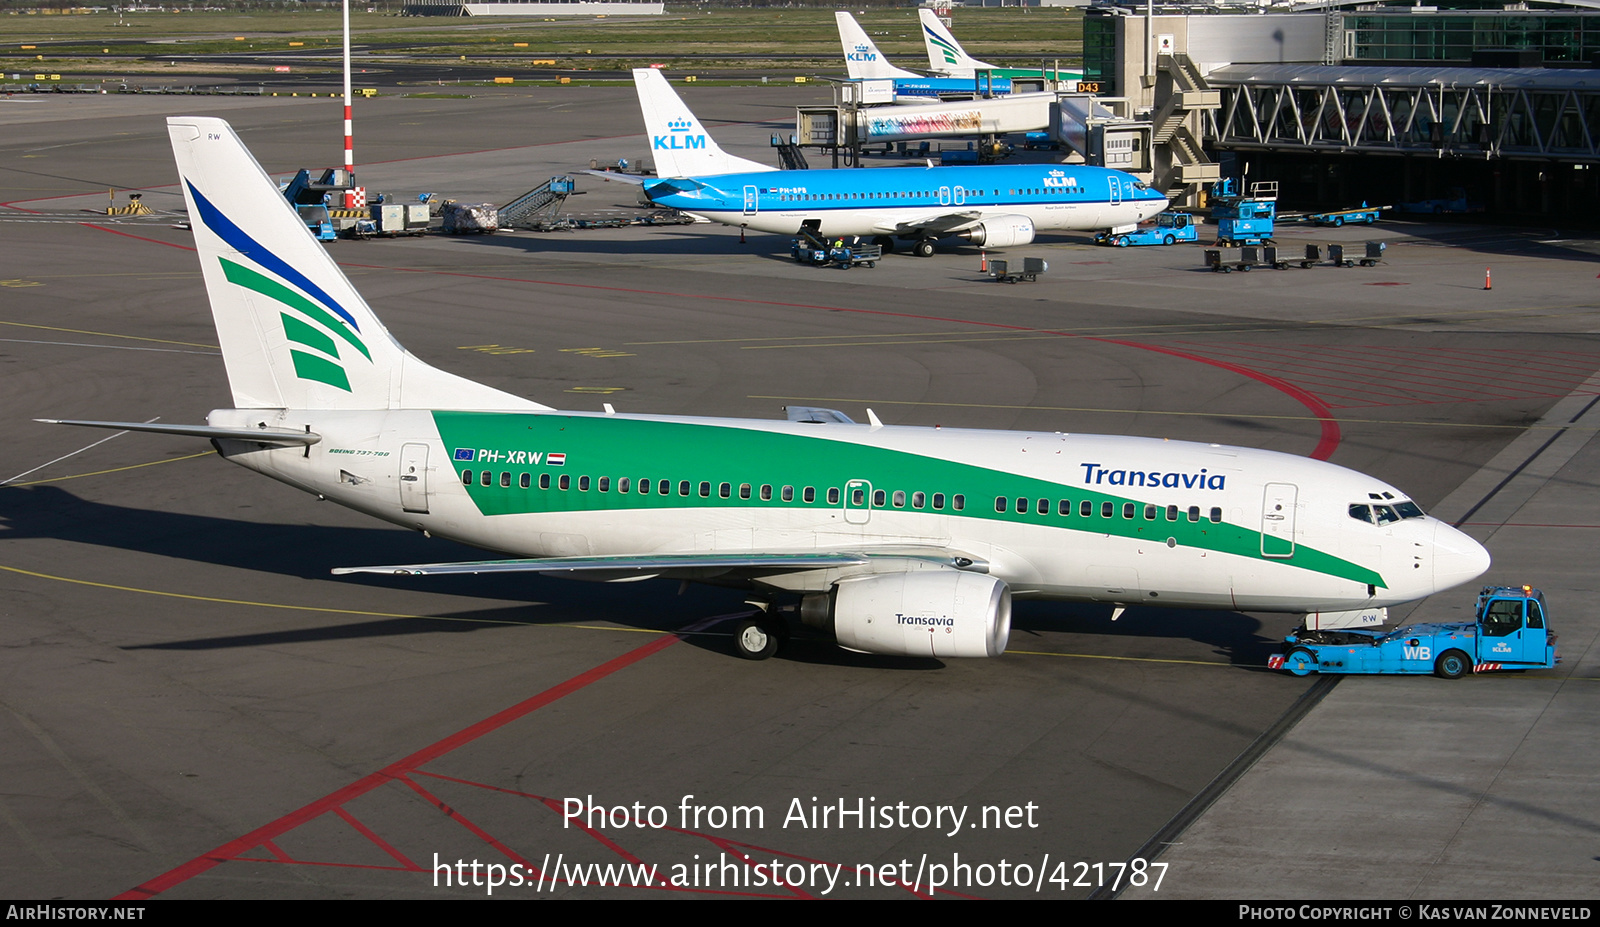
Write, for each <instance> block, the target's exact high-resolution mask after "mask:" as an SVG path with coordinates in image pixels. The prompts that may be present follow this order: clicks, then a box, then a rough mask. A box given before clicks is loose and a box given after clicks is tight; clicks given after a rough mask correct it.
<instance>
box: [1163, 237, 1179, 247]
mask: <svg viewBox="0 0 1600 927" xmlns="http://www.w3.org/2000/svg"><path fill="white" fill-rule="evenodd" d="M1177 240H1178V239H1177V238H1176V237H1174V236H1172V235H1168V236H1167V237H1165V238H1163V239H1161V243H1162V244H1163V245H1170V244H1173V243H1175V242H1176V241H1177Z"/></svg>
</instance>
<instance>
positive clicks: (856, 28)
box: [833, 10, 922, 80]
mask: <svg viewBox="0 0 1600 927" xmlns="http://www.w3.org/2000/svg"><path fill="white" fill-rule="evenodd" d="M833 18H834V19H835V20H837V21H838V23H839V44H840V45H843V46H844V68H845V72H846V73H847V74H849V75H850V79H851V80H882V79H885V78H894V77H902V78H905V77H921V76H922V75H921V74H914V73H912V72H910V71H904V70H901V69H900V68H897V67H895V66H894V65H892V64H890V63H889V59H888V58H885V57H884V56H883V52H881V51H878V46H877V43H875V42H873V41H872V39H871V37H869V36H868V35H867V32H866V30H865V29H862V28H861V24H860V23H858V22H856V18H855V17H854V16H851V15H850V14H849V13H846V12H844V11H842V10H841V11H840V12H837V13H834V14H833Z"/></svg>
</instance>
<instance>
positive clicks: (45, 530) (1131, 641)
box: [0, 486, 1276, 670]
mask: <svg viewBox="0 0 1600 927" xmlns="http://www.w3.org/2000/svg"><path fill="white" fill-rule="evenodd" d="M29 539H48V540H54V541H66V542H69V543H73V544H81V545H88V546H97V547H109V548H115V549H119V550H125V551H130V552H134V553H137V554H147V555H153V556H157V557H164V558H169V559H171V560H176V561H186V562H191V563H196V564H212V565H215V566H221V567H227V568H233V569H240V570H249V571H251V572H255V573H275V574H279V575H283V576H289V577H295V578H299V579H305V580H312V581H317V582H326V583H334V584H337V585H339V586H341V587H350V586H367V587H373V588H381V589H400V590H413V591H416V592H418V593H423V594H429V595H447V596H454V597H459V598H463V599H468V600H498V601H500V602H504V603H513V604H506V605H499V606H495V607H488V608H482V609H477V608H474V609H467V610H457V611H441V612H437V613H434V614H419V615H418V616H416V617H378V616H375V617H373V618H370V619H365V618H363V619H358V620H355V621H340V622H338V623H330V624H324V625H319V626H315V627H305V626H298V627H293V628H285V629H284V630H280V631H266V632H253V633H250V634H220V635H215V636H210V637H203V638H192V639H188V640H176V641H162V642H159V643H149V644H141V645H136V646H131V647H129V648H128V649H157V650H212V649H227V648H236V647H238V648H244V647H259V646H272V645H277V644H284V643H294V642H314V641H328V640H341V639H360V638H380V637H392V636H403V635H414V634H438V633H447V634H449V633H464V632H469V631H471V632H480V631H492V630H503V629H507V628H511V627H515V626H518V625H548V624H565V623H574V622H583V623H586V624H593V623H594V622H596V621H607V622H611V623H614V624H617V625H619V626H621V627H626V628H637V629H646V630H658V631H670V630H674V629H677V628H680V627H682V626H684V625H686V624H689V623H691V622H694V621H697V620H700V619H703V618H705V617H706V616H710V615H733V614H737V613H745V612H748V610H749V606H748V605H746V604H745V602H744V598H745V595H744V593H742V592H740V591H739V590H733V589H723V588H718V587H712V586H706V585H701V584H691V585H688V586H686V587H684V588H682V589H681V590H680V584H679V583H678V582H677V581H675V580H666V579H661V580H651V581H645V582H637V583H620V584H608V583H592V582H582V581H575V580H568V579H560V578H556V577H545V576H535V575H531V574H522V575H510V574H501V575H483V576H434V577H416V576H383V575H377V574H357V575H352V576H347V577H338V578H335V577H332V576H330V575H329V573H328V571H329V570H330V569H331V568H332V567H335V566H345V565H355V564H358V563H415V562H440V561H451V560H476V559H481V558H482V557H483V555H484V554H483V552H482V551H479V550H476V549H474V548H470V547H465V546H462V545H459V544H455V543H453V542H450V541H444V540H439V539H427V538H424V537H423V536H422V535H421V534H418V533H416V532H413V531H407V530H405V529H403V528H397V527H384V526H382V525H378V524H376V523H375V524H374V525H373V526H372V527H347V526H330V525H315V524H304V523H302V524H262V523H258V522H250V521H244V520H236V519H229V518H218V517H215V516H209V515H194V514H185V513H175V512H163V511H159V510H154V509H139V508H132V507H127V506H119V505H111V504H107V503H104V502H98V501H94V500H90V499H84V498H80V497H78V496H76V495H74V494H72V493H70V492H68V491H66V490H64V489H61V488H59V487H56V486H37V487H26V488H22V487H11V488H5V489H0V540H3V541H8V542H11V543H18V542H23V541H26V540H29ZM352 552H355V553H352ZM83 562H85V563H88V562H90V558H84V560H83ZM62 569H63V571H66V570H67V568H65V567H63V568H62ZM176 572H177V573H179V574H181V573H182V572H183V570H182V568H181V567H180V568H178V570H177V571H176ZM72 578H74V579H94V577H90V576H77V575H74V576H73V577H72ZM195 582H197V583H205V582H206V580H205V579H204V578H198V577H197V578H196V580H195ZM152 585H154V583H153V582H152ZM162 591H165V592H176V593H181V594H188V595H214V596H219V597H222V598H230V599H231V598H248V596H245V595H241V594H238V593H231V594H230V593H229V592H228V591H227V590H222V589H218V588H214V587H208V588H199V589H197V588H194V587H193V586H192V585H191V586H189V587H187V588H167V587H165V586H163V588H162ZM346 600H348V599H346ZM281 604H288V603H287V602H284V603H281ZM319 604H320V606H321V607H340V606H339V605H338V604H337V603H334V602H331V601H325V602H322V603H319ZM349 607H350V608H351V609H352V610H361V611H367V610H370V611H373V612H382V611H385V610H390V609H392V610H394V611H404V608H403V607H402V608H395V607H393V606H388V607H385V606H378V605H373V604H370V603H367V602H363V603H360V604H357V605H351V606H349ZM419 608H425V606H419ZM1261 627H1262V625H1261V622H1260V621H1258V620H1257V619H1255V618H1252V617H1250V616H1247V615H1243V614H1239V613H1235V612H1220V611H1218V612H1207V611H1190V610H1179V609H1156V608H1131V609H1129V610H1128V611H1127V612H1126V613H1125V614H1124V615H1123V616H1122V617H1121V619H1119V620H1118V621H1116V622H1114V623H1113V622H1112V621H1111V620H1110V606H1108V605H1096V604H1080V603H1066V602H1028V601H1022V602H1018V603H1017V607H1016V611H1015V613H1014V615H1013V620H1012V632H1011V649H1013V650H1034V649H1040V648H1041V647H1045V648H1048V649H1049V650H1051V651H1053V652H1063V653H1066V652H1081V651H1085V650H1093V651H1096V652H1098V651H1104V650H1105V649H1106V648H1105V645H1104V642H1101V643H1100V644H1098V645H1097V644H1095V643H1094V639H1095V638H1104V637H1115V638H1119V639H1121V640H1120V643H1119V644H1118V646H1117V647H1116V648H1115V649H1117V650H1118V651H1120V655H1126V656H1135V657H1137V656H1148V657H1149V658H1151V659H1171V658H1173V655H1174V648H1175V646H1176V645H1175V643H1174V642H1177V641H1183V640H1190V641H1198V642H1200V643H1203V644H1206V645H1207V646H1208V649H1209V652H1210V653H1213V654H1216V655H1220V656H1223V657H1226V658H1227V659H1228V661H1229V662H1231V663H1234V664H1237V665H1247V666H1262V665H1264V664H1265V662H1266V656H1267V654H1269V653H1271V652H1272V648H1273V647H1274V646H1275V643H1276V640H1275V639H1274V638H1270V637H1264V636H1262V635H1261V634H1260V630H1261ZM729 631H731V628H730V627H728V626H726V625H724V626H721V627H717V626H713V627H711V628H709V629H708V633H703V634H690V635H688V636H687V637H686V638H685V640H686V642H687V643H689V644H692V645H694V646H697V647H702V648H704V649H707V650H712V651H716V652H720V653H727V654H730V655H731V654H732V653H733V645H732V642H731V640H730V639H729V634H728V632H729ZM1064 634H1065V635H1073V636H1078V637H1080V638H1082V640H1081V642H1079V643H1075V642H1074V641H1072V640H1070V639H1063V638H1062V635H1064ZM1045 638H1049V640H1048V641H1046V640H1045ZM1141 639H1142V640H1141ZM1146 642H1147V643H1146ZM1191 651H1192V649H1191ZM779 659H788V660H793V661H798V662H803V663H812V664H824V665H842V666H856V667H861V668H880V669H898V670H927V669H937V668H939V667H942V666H943V665H944V664H943V662H942V661H939V660H933V659H921V658H914V657H893V656H881V655H875V654H858V653H851V652H849V651H845V650H842V649H840V648H838V647H836V646H834V645H833V643H832V641H831V640H827V639H825V638H823V637H821V636H817V635H812V634H811V633H810V632H808V631H805V630H804V629H802V630H801V631H799V632H797V634H796V637H795V639H794V640H793V641H791V645H790V646H789V647H788V648H786V650H785V652H784V654H783V655H782V656H780V657H779Z"/></svg>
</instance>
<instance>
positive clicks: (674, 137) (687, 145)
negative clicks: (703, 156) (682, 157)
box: [650, 119, 706, 151]
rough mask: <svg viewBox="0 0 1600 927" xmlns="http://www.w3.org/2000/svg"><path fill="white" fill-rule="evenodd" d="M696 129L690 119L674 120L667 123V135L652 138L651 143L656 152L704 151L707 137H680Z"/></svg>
mask: <svg viewBox="0 0 1600 927" xmlns="http://www.w3.org/2000/svg"><path fill="white" fill-rule="evenodd" d="M692 128H694V122H693V121H691V120H688V119H674V120H672V121H671V122H668V123H667V134H666V135H652V136H650V143H651V145H652V146H653V147H654V149H655V150H657V151H661V150H670V151H691V150H704V149H705V147H706V137H705V136H704V135H679V134H678V133H679V132H687V131H689V130H690V129H692Z"/></svg>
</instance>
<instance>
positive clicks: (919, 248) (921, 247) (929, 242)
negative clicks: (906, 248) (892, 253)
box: [911, 238, 933, 257]
mask: <svg viewBox="0 0 1600 927" xmlns="http://www.w3.org/2000/svg"><path fill="white" fill-rule="evenodd" d="M911 253H912V254H915V255H916V256H917V257H933V239H931V238H919V239H917V243H916V244H914V245H912V246H911Z"/></svg>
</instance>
